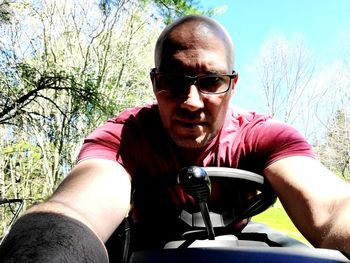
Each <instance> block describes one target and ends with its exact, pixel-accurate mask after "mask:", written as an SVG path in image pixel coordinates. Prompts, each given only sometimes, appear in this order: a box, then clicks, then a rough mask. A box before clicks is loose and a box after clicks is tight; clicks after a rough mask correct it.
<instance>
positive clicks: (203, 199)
mask: <svg viewBox="0 0 350 263" xmlns="http://www.w3.org/2000/svg"><path fill="white" fill-rule="evenodd" d="M178 183H179V184H180V185H181V186H182V188H183V190H184V191H185V192H186V193H187V194H189V195H191V196H192V197H193V198H194V200H195V201H196V202H197V203H198V205H199V208H200V210H201V214H202V217H203V220H204V224H205V227H206V229H207V232H208V236H209V239H210V240H214V239H215V234H214V228H213V226H212V223H211V220H210V215H209V209H208V204H207V202H208V199H209V196H210V190H211V184H210V179H209V176H208V175H207V172H206V171H205V170H204V169H203V168H201V167H198V166H188V167H184V168H182V169H181V170H180V172H179V174H178Z"/></svg>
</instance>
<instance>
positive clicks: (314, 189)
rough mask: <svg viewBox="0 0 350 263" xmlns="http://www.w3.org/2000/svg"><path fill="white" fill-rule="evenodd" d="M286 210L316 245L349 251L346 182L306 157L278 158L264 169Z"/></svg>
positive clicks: (349, 214) (349, 210)
mask: <svg viewBox="0 0 350 263" xmlns="http://www.w3.org/2000/svg"><path fill="white" fill-rule="evenodd" d="M264 173H265V176H266V177H267V179H268V180H269V182H270V183H271V185H272V187H273V188H274V190H275V191H276V193H277V195H278V196H279V198H280V200H281V202H282V204H283V206H284V207H285V209H286V211H287V213H288V214H289V216H290V217H291V219H292V220H293V222H294V224H295V225H296V226H297V228H298V229H299V230H300V231H301V233H302V234H303V235H304V236H305V237H306V238H307V239H308V240H309V241H310V242H311V243H312V244H313V245H314V246H316V247H325V248H334V249H338V250H341V251H344V252H346V253H347V254H350V185H349V184H347V183H345V181H343V180H341V179H340V178H338V177H337V176H335V175H334V174H332V173H331V172H330V171H329V170H327V169H326V168H325V167H324V166H323V165H322V164H321V163H320V162H319V161H317V160H314V159H312V158H309V157H301V156H298V157H288V158H284V159H281V160H279V161H277V162H275V163H273V164H271V165H270V166H268V167H267V168H266V169H265V171H264Z"/></svg>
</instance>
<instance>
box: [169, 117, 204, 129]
mask: <svg viewBox="0 0 350 263" xmlns="http://www.w3.org/2000/svg"><path fill="white" fill-rule="evenodd" d="M176 123H177V124H178V125H180V126H182V127H185V128H194V127H198V126H205V125H207V122H205V121H192V120H179V119H178V120H176Z"/></svg>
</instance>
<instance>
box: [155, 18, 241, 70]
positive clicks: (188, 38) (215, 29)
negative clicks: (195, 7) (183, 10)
mask: <svg viewBox="0 0 350 263" xmlns="http://www.w3.org/2000/svg"><path fill="white" fill-rule="evenodd" d="M208 41H211V42H213V41H216V42H218V43H219V46H218V48H220V47H222V48H224V49H225V50H226V61H227V70H228V71H232V70H233V64H234V54H233V43H232V40H231V38H230V36H229V34H228V32H227V31H226V29H225V28H224V27H222V26H221V25H220V24H218V23H217V22H216V21H214V20H213V19H210V18H208V17H205V16H200V15H189V16H185V17H182V18H180V19H178V20H176V21H175V22H173V23H172V24H170V25H169V26H167V27H166V28H165V29H164V30H163V32H162V33H161V34H160V36H159V38H158V40H157V43H156V48H155V57H154V60H155V66H156V68H158V69H159V68H162V64H163V63H164V61H163V60H166V59H167V58H168V57H169V56H171V55H172V54H173V53H174V52H176V51H177V50H183V49H195V48H205V45H206V43H208Z"/></svg>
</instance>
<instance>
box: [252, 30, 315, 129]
mask: <svg viewBox="0 0 350 263" xmlns="http://www.w3.org/2000/svg"><path fill="white" fill-rule="evenodd" d="M251 71H252V76H257V77H256V78H254V79H253V82H254V83H253V89H254V90H255V92H257V93H258V94H261V97H262V99H263V102H262V104H263V105H264V106H263V108H264V109H263V111H264V112H266V113H268V114H270V115H271V116H272V117H275V118H277V119H280V120H282V121H284V122H287V123H290V124H294V123H295V122H296V121H297V120H300V116H305V115H303V114H305V106H306V105H308V104H309V103H310V100H313V99H314V98H313V97H312V95H313V93H312V92H309V91H310V90H311V89H310V88H311V85H310V84H311V83H310V81H311V79H312V76H313V71H314V66H313V64H312V59H311V55H310V54H309V52H308V50H307V49H306V47H305V45H304V43H303V41H302V39H301V38H297V37H295V38H294V39H293V40H292V41H290V42H289V41H288V40H287V39H286V38H285V37H283V36H281V35H276V34H272V35H270V36H269V37H268V39H267V40H266V41H265V42H264V43H263V45H262V47H261V49H260V53H259V55H258V57H257V59H256V60H255V63H254V66H253V67H252V69H251Z"/></svg>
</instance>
